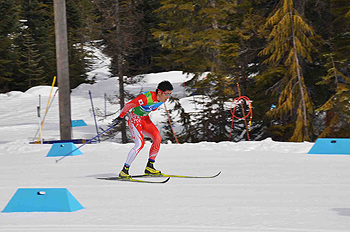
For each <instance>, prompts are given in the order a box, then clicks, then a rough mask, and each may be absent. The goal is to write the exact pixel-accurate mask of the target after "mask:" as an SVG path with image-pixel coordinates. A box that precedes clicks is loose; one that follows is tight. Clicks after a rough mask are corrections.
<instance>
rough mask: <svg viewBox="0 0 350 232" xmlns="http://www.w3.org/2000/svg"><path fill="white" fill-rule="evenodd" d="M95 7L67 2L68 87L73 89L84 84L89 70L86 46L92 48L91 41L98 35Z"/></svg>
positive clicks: (83, 0)
mask: <svg viewBox="0 0 350 232" xmlns="http://www.w3.org/2000/svg"><path fill="white" fill-rule="evenodd" d="M98 20H99V17H98V16H97V12H96V8H95V5H94V4H92V3H91V1H89V0H72V1H68V2H67V24H68V51H69V52H68V55H69V75H70V86H71V88H75V87H77V86H78V85H80V84H81V83H84V82H86V78H87V75H86V73H87V72H88V71H90V69H91V62H90V58H91V56H92V55H91V54H90V53H89V52H88V51H87V50H86V46H94V44H93V40H95V39H96V38H98V37H99V36H100V34H99V33H98V32H97V30H96V27H97V26H98V23H97V21H98Z"/></svg>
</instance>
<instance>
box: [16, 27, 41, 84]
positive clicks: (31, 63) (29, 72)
mask: <svg viewBox="0 0 350 232" xmlns="http://www.w3.org/2000/svg"><path fill="white" fill-rule="evenodd" d="M17 46H18V47H17V48H18V52H17V54H18V56H19V57H18V60H17V64H18V72H19V73H20V74H21V75H20V76H19V78H18V79H17V78H15V80H16V81H15V85H16V87H17V89H19V90H22V91H25V90H26V89H27V88H31V87H33V86H37V85H44V84H45V75H44V68H43V67H42V66H40V60H41V59H42V57H41V55H40V54H39V52H38V50H37V44H36V43H35V41H34V39H33V37H32V35H31V34H30V31H29V29H28V27H27V26H26V25H25V23H23V25H22V27H21V32H20V33H19V35H18V37H17Z"/></svg>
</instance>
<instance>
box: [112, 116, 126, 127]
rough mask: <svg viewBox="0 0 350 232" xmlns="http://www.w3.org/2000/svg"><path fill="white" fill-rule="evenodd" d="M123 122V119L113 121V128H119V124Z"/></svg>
mask: <svg viewBox="0 0 350 232" xmlns="http://www.w3.org/2000/svg"><path fill="white" fill-rule="evenodd" d="M122 120H123V118H121V117H118V118H115V119H113V121H112V125H113V126H117V125H119V123H121V122H122Z"/></svg>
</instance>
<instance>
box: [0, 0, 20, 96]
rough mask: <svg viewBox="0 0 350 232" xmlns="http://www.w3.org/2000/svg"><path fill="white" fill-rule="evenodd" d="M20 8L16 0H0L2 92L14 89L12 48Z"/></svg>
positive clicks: (0, 87) (0, 86) (0, 84)
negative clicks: (12, 83)
mask: <svg viewBox="0 0 350 232" xmlns="http://www.w3.org/2000/svg"><path fill="white" fill-rule="evenodd" d="M17 22H18V9H17V5H16V1H15V0H0V93H2V92H7V91H9V90H11V89H12V85H11V82H13V72H14V69H15V67H14V65H13V60H14V59H15V54H14V51H13V49H12V46H11V45H12V43H13V38H12V37H13V34H14V33H15V32H16V28H18V27H17Z"/></svg>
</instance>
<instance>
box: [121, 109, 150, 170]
mask: <svg viewBox="0 0 350 232" xmlns="http://www.w3.org/2000/svg"><path fill="white" fill-rule="evenodd" d="M128 126H129V129H130V132H131V136H132V138H133V139H134V142H135V146H134V147H133V148H132V149H131V150H130V152H129V154H128V157H127V158H126V162H125V164H126V165H128V166H129V167H130V165H131V164H132V162H133V161H134V159H135V158H136V156H137V155H138V154H139V153H140V151H141V150H142V148H143V147H144V145H145V139H144V137H143V135H142V132H141V131H142V124H141V118H140V117H138V116H136V115H134V114H132V113H131V114H130V118H129V120H128Z"/></svg>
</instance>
